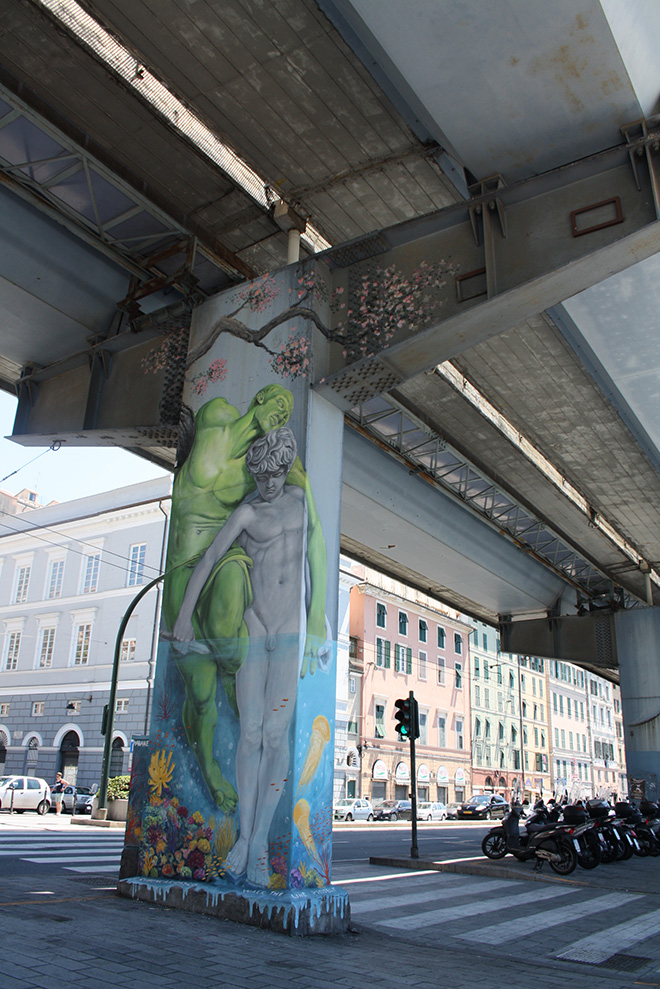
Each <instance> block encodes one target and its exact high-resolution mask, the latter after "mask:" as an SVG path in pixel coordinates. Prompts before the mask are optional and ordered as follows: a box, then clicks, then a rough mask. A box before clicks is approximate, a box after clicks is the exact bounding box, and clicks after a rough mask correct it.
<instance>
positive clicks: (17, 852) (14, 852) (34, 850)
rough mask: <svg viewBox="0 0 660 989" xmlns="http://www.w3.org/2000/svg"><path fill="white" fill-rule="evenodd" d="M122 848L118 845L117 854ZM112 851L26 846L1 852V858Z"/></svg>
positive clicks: (95, 847) (91, 847)
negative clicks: (50, 853) (46, 853)
mask: <svg viewBox="0 0 660 989" xmlns="http://www.w3.org/2000/svg"><path fill="white" fill-rule="evenodd" d="M122 848H123V845H117V848H116V851H117V854H120V853H121V850H122ZM111 850H112V849H110V848H108V846H107V845H84V846H81V845H67V846H65V847H63V846H62V845H57V846H55V847H54V846H52V845H25V846H24V847H22V848H12V849H10V850H7V851H5V850H2V851H0V858H10V857H11V858H15V857H16V856H18V857H19V858H23V856H24V855H25V854H26V853H27V854H30V853H31V854H33V855H35V854H40V853H41V852H52V853H53V854H55V853H56V852H59V851H61V852H62V853H64V854H66V853H68V852H79V853H80V854H81V855H82V854H84V853H85V852H90V853H91V854H93V853H95V852H107V851H111Z"/></svg>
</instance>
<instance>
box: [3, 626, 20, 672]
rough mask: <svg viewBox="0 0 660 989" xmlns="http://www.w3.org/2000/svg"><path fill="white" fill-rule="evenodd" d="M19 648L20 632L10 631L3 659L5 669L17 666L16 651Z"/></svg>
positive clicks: (12, 668)
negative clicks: (5, 656)
mask: <svg viewBox="0 0 660 989" xmlns="http://www.w3.org/2000/svg"><path fill="white" fill-rule="evenodd" d="M20 648H21V633H20V632H10V633H9V638H8V640H7V658H6V660H5V669H6V670H15V669H16V668H17V666H18V652H19V649H20Z"/></svg>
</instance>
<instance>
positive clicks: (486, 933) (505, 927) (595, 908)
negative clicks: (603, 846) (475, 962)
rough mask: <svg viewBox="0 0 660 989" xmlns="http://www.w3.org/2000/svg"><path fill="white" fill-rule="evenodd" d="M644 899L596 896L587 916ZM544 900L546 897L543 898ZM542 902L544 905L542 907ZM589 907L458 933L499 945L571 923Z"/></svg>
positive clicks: (623, 895)
mask: <svg viewBox="0 0 660 989" xmlns="http://www.w3.org/2000/svg"><path fill="white" fill-rule="evenodd" d="M641 898H642V897H641V896H639V895H636V894H634V893H609V894H608V895H607V896H597V897H595V898H594V899H593V900H589V905H588V914H589V916H593V915H594V914H596V913H600V912H601V911H603V910H615V909H616V908H617V907H621V906H623V905H624V904H626V903H632V902H633V901H634V900H641ZM543 900H545V895H544V896H543ZM543 900H542V901H541V904H540V905H541V906H542V904H543ZM585 912H587V908H585V904H584V903H573V904H570V905H569V906H561V907H558V908H557V909H555V910H539V911H538V912H536V913H534V914H532V915H531V916H529V917H519V918H517V919H516V920H504V921H502V923H501V924H490V925H489V926H488V927H480V928H479V930H477V931H471V932H470V933H469V934H458V935H457V937H459V938H460V939H461V940H462V941H478V942H479V944H500V943H501V942H503V941H513V940H515V939H516V938H519V937H525V936H526V935H527V934H532V933H534V932H535V931H538V930H539V929H543V930H545V929H546V927H556V926H557V925H559V924H567V923H568V922H569V921H571V920H580V919H581V918H584V916H585Z"/></svg>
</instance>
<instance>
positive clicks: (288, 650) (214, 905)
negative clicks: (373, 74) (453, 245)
mask: <svg viewBox="0 0 660 989" xmlns="http://www.w3.org/2000/svg"><path fill="white" fill-rule="evenodd" d="M325 277H326V274H325V273H324V269H322V268H318V269H317V268H316V267H314V266H313V265H312V266H310V265H307V266H305V268H303V267H301V266H295V267H293V266H292V267H290V268H287V269H285V270H284V271H283V272H280V273H279V274H278V275H277V276H275V277H265V278H262V279H259V280H258V281H256V282H254V283H252V284H251V285H248V286H243V287H241V288H240V289H235V290H231V291H230V292H227V293H224V294H223V295H220V296H217V297H216V298H215V299H212V300H209V302H208V303H206V304H205V305H204V306H203V307H201V308H200V309H199V310H197V311H196V319H195V321H194V323H193V327H192V331H191V339H190V350H189V366H188V369H187V374H186V386H185V389H184V396H183V402H184V413H185V414H184V417H183V419H182V426H181V431H180V449H179V463H178V466H177V471H176V473H175V480H174V488H173V498H172V515H171V521H170V535H169V542H168V555H167V571H168V576H167V577H166V580H165V586H164V592H163V623H162V628H161V638H160V646H159V653H158V663H157V670H156V683H155V688H154V702H153V708H152V710H153V713H152V721H151V729H150V737H149V746H148V753H147V754H146V755H145V756H144V758H142V759H141V760H140V761H139V764H138V765H140V766H141V767H142V769H141V772H139V774H138V776H135V775H134V779H133V781H132V789H131V804H130V808H129V823H128V828H127V845H132V847H133V848H137V854H135V852H133V853H132V854H126V855H125V856H124V862H125V863H126V869H124V870H122V876H121V881H120V892H121V893H123V894H124V895H127V896H132V897H134V898H138V899H144V900H150V901H158V902H164V903H165V904H167V905H170V906H177V907H181V908H183V909H189V910H193V911H196V912H205V913H212V914H215V915H217V916H222V917H225V918H228V919H234V920H238V921H241V922H244V923H249V924H255V925H258V926H261V927H270V928H272V929H274V930H279V931H282V932H285V933H288V934H311V933H334V932H338V931H343V930H345V929H346V927H347V925H348V922H349V908H348V898H347V896H346V894H345V893H344V892H343V891H342V890H339V889H337V888H335V887H333V886H332V885H331V833H332V799H333V763H334V759H333V751H334V746H333V734H334V711H335V677H336V619H337V593H338V580H337V574H338V560H339V531H340V529H339V522H340V503H341V443H342V432H343V416H342V413H341V412H340V411H339V410H338V409H337V408H335V406H334V405H331V404H330V403H328V402H327V401H326V400H325V399H323V398H322V397H320V396H319V395H317V394H316V393H314V392H312V390H311V388H310V385H309V381H310V380H312V379H311V369H312V362H314V365H315V366H314V373H315V375H317V374H318V373H319V372H320V373H321V374H322V373H324V370H325V369H324V366H323V361H324V354H325V350H326V341H325V339H324V337H323V336H322V334H320V333H319V331H318V330H317V329H316V328H315V324H316V323H317V322H318V323H323V322H325V323H327V321H328V313H327V312H326V308H327V306H328V297H329V292H328V289H327V287H326V286H325V283H323V284H321V283H322V281H323V279H324V278H325ZM310 313H314V317H313V318H310V316H309V314H310ZM131 868H132V871H134V872H135V871H136V870H137V873H138V875H133V876H130V875H127V874H125V873H126V872H128V871H131Z"/></svg>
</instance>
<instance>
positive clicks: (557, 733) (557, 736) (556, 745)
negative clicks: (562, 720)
mask: <svg viewBox="0 0 660 989" xmlns="http://www.w3.org/2000/svg"><path fill="white" fill-rule="evenodd" d="M555 748H556V749H558V748H559V728H555Z"/></svg>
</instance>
